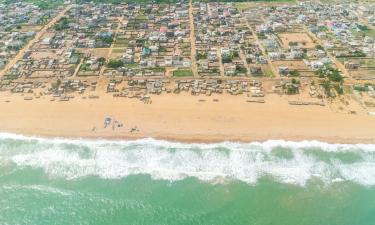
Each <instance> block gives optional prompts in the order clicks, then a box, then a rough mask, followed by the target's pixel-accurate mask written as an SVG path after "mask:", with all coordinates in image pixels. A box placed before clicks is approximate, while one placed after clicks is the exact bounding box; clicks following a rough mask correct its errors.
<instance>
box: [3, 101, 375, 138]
mask: <svg viewBox="0 0 375 225" xmlns="http://www.w3.org/2000/svg"><path fill="white" fill-rule="evenodd" d="M281 98H283V97H280V96H277V95H269V96H267V97H266V98H265V99H266V103H264V104H259V103H247V102H246V101H245V98H244V97H238V96H228V95H223V96H215V97H192V96H191V95H188V94H180V95H160V96H153V97H152V104H144V103H143V102H140V101H139V100H136V99H127V98H126V99H125V98H113V97H112V96H110V95H106V94H103V95H101V97H100V98H99V99H81V97H76V98H74V99H72V100H70V101H69V102H60V101H54V102H51V101H50V100H49V98H43V97H42V98H40V99H34V100H31V101H25V100H23V98H22V97H20V96H15V95H9V96H2V97H1V99H0V108H1V111H0V130H1V132H10V133H17V134H25V135H37V136H46V137H69V138H105V139H134V138H145V137H152V138H157V139H167V140H174V141H181V142H219V141H241V142H251V141H264V140H270V139H284V140H294V141H301V140H320V141H326V142H329V143H375V129H374V128H375V117H374V116H369V115H365V114H358V115H350V114H343V113H336V112H333V111H332V110H330V109H329V107H322V106H291V105H289V104H288V103H287V101H286V100H285V101H284V99H281ZM214 99H217V100H216V101H214ZM106 117H111V118H112V121H115V120H116V121H118V122H119V123H122V124H123V126H122V127H117V126H115V127H113V126H112V125H110V126H108V127H107V128H104V119H105V118H106ZM134 127H137V129H138V130H137V131H135V132H130V130H131V129H132V128H134Z"/></svg>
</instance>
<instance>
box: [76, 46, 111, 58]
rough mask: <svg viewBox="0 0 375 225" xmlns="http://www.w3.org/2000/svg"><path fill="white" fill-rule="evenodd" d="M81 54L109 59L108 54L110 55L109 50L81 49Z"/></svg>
mask: <svg viewBox="0 0 375 225" xmlns="http://www.w3.org/2000/svg"><path fill="white" fill-rule="evenodd" d="M79 52H80V53H83V54H90V55H91V56H93V57H98V58H101V57H103V58H107V56H108V53H109V49H97V48H80V49H79Z"/></svg>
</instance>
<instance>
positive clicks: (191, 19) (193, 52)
mask: <svg viewBox="0 0 375 225" xmlns="http://www.w3.org/2000/svg"><path fill="white" fill-rule="evenodd" d="M189 22H190V48H191V56H190V57H191V69H192V71H193V74H194V77H197V76H198V69H197V60H196V58H195V55H196V52H197V50H196V48H195V29H194V15H193V3H192V0H189Z"/></svg>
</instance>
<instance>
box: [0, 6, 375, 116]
mask: <svg viewBox="0 0 375 225" xmlns="http://www.w3.org/2000/svg"><path fill="white" fill-rule="evenodd" d="M374 15H375V4H374V3H368V2H350V1H337V2H336V3H335V4H332V3H329V2H328V3H326V2H320V1H297V2H278V1H275V2H240V3H233V2H209V3H206V2H198V1H187V0H179V1H176V2H175V3H173V4H164V3H160V4H157V3H144V4H136V3H123V4H106V3H90V2H87V3H80V4H75V2H69V1H67V2H65V3H63V4H61V5H58V6H56V7H53V8H47V9H42V8H41V7H38V6H36V5H33V4H32V3H28V2H24V1H15V2H12V3H1V4H0V79H1V80H0V96H2V97H1V101H5V102H7V103H11V102H12V100H11V98H10V97H9V96H12V97H13V96H17V97H19V98H23V100H25V101H39V100H41V99H44V100H45V99H48V101H51V102H53V101H56V102H68V101H74V100H75V99H93V100H94V99H98V98H101V97H102V96H103V95H110V96H112V97H113V98H134V99H139V100H140V101H142V102H144V103H145V104H152V99H153V97H154V96H156V95H179V94H180V93H185V94H191V95H193V96H195V98H196V101H198V102H199V101H200V102H204V101H214V102H215V101H216V102H218V101H220V98H219V96H224V95H235V96H239V98H242V99H243V102H244V104H257V103H261V104H263V103H267V96H269V95H276V96H282V98H280V101H284V102H286V103H287V104H289V105H293V107H297V106H299V107H307V106H308V105H314V106H320V107H329V108H330V109H331V110H332V111H334V112H337V113H345V114H366V115H375V81H374V79H375V16H374ZM51 104H53V103H51ZM56 104H57V103H56Z"/></svg>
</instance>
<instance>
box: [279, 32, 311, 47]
mask: <svg viewBox="0 0 375 225" xmlns="http://www.w3.org/2000/svg"><path fill="white" fill-rule="evenodd" d="M278 36H279V38H280V40H281V43H282V45H283V47H284V48H289V47H290V46H293V45H295V46H299V47H301V48H315V44H314V42H313V40H311V38H310V37H309V35H307V34H306V33H281V34H278Z"/></svg>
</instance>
